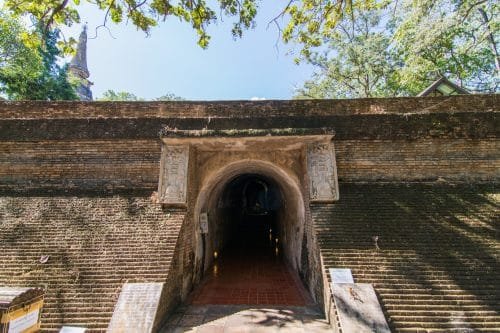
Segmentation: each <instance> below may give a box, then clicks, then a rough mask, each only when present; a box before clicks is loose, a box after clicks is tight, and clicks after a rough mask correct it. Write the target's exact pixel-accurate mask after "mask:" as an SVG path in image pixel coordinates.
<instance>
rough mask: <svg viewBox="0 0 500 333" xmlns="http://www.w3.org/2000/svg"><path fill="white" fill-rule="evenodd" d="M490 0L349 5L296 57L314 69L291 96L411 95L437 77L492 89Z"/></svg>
mask: <svg viewBox="0 0 500 333" xmlns="http://www.w3.org/2000/svg"><path fill="white" fill-rule="evenodd" d="M495 12H498V5H497V4H496V3H495V2H493V1H479V2H475V3H470V2H467V1H461V2H456V3H455V2H453V1H448V0H437V1H417V2H415V1H411V0H406V1H401V2H382V1H381V2H380V3H378V6H370V7H369V8H368V7H363V6H361V5H360V4H357V5H355V4H353V11H352V15H350V16H344V17H343V18H342V19H341V20H340V21H339V22H338V24H337V28H336V30H335V31H334V32H332V33H329V34H322V35H321V36H319V35H317V36H318V38H319V37H321V38H322V43H325V45H326V47H327V49H326V51H325V50H324V49H322V48H313V49H309V50H307V52H305V53H303V59H305V61H307V62H309V63H311V64H313V65H314V66H315V67H316V68H317V71H316V72H315V74H314V75H313V79H312V80H310V81H307V82H306V83H305V84H304V86H303V87H302V88H300V89H299V90H298V91H297V95H296V97H297V98H345V97H347V98H352V97H384V96H407V95H416V94H417V93H419V92H420V91H422V90H423V89H424V88H425V87H427V86H428V85H429V84H430V83H431V82H432V81H434V80H436V78H438V77H440V76H446V77H448V78H449V79H451V80H453V81H455V82H457V84H458V85H459V86H461V87H463V88H466V89H468V90H471V91H476V92H497V91H498V90H499V76H498V73H499V71H498V52H497V51H496V50H497V48H496V43H495V42H496V36H495V33H494V32H497V31H499V29H498V25H499V24H498V20H496V21H495V19H494V17H495V16H494V15H492V14H488V13H495Z"/></svg>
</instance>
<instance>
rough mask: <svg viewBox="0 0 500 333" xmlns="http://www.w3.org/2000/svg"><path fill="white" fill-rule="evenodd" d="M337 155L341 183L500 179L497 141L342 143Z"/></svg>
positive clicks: (355, 141)
mask: <svg viewBox="0 0 500 333" xmlns="http://www.w3.org/2000/svg"><path fill="white" fill-rule="evenodd" d="M335 152H336V157H337V170H338V177H339V180H340V181H347V182H373V181H434V180H437V179H446V180H450V181H459V182H460V181H468V182H475V181H491V180H498V179H500V141H499V140H496V139H482V140H474V139H441V138H435V139H421V140H339V141H335ZM341 196H342V193H341Z"/></svg>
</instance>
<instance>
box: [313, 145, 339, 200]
mask: <svg viewBox="0 0 500 333" xmlns="http://www.w3.org/2000/svg"><path fill="white" fill-rule="evenodd" d="M307 172H308V174H309V198H310V201H311V202H331V201H335V200H338V199H339V187H338V180H337V164H336V161H335V149H334V147H333V144H332V143H317V144H309V145H308V147H307Z"/></svg>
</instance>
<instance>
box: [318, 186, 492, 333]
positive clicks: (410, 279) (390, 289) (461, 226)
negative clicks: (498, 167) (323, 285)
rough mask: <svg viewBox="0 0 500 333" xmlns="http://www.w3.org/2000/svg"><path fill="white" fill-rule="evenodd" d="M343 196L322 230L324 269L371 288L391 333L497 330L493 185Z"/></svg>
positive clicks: (362, 190)
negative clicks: (345, 272) (404, 331)
mask: <svg viewBox="0 0 500 333" xmlns="http://www.w3.org/2000/svg"><path fill="white" fill-rule="evenodd" d="M341 193H342V200H340V201H339V202H338V203H336V204H334V205H331V206H330V207H328V208H327V209H325V211H324V214H328V218H325V219H324V221H325V222H322V223H321V225H320V226H319V228H321V229H322V230H321V232H320V233H319V235H318V237H319V242H320V246H321V249H322V253H323V256H324V258H325V264H326V266H327V267H348V268H351V269H352V272H353V275H354V278H355V281H356V282H362V283H372V284H374V287H375V288H376V290H377V292H378V293H379V297H380V300H381V303H382V305H383V307H384V308H385V312H386V316H387V318H388V320H389V323H390V325H391V326H392V327H391V328H392V329H393V330H396V331H397V330H399V329H401V328H404V327H409V326H408V325H410V323H413V324H411V325H414V323H418V325H417V327H422V328H429V329H432V328H441V329H443V328H444V329H455V328H464V329H468V328H473V329H475V328H486V329H487V328H494V327H495V326H494V325H497V324H498V321H499V320H500V316H499V315H498V313H499V312H500V289H499V288H498V280H499V279H500V269H499V267H500V258H499V256H498V248H499V245H500V241H499V236H500V232H499V231H500V230H499V228H500V223H499V218H498V217H499V215H498V212H499V211H500V209H499V208H500V194H499V191H498V188H497V187H496V186H495V185H476V186H472V185H471V186H469V185H461V186H451V185H449V186H445V185H440V186H436V185H434V186H433V185H408V186H401V185H344V186H342V188H341ZM325 216H326V215H325ZM377 236H378V240H377V241H375V239H376V237H377ZM377 246H378V247H380V249H379V250H377ZM411 327H414V326H411Z"/></svg>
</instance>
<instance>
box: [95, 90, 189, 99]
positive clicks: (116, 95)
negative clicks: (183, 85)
mask: <svg viewBox="0 0 500 333" xmlns="http://www.w3.org/2000/svg"><path fill="white" fill-rule="evenodd" d="M97 100H98V101H115V102H118V101H129V102H134V101H144V100H145V99H144V98H141V97H137V96H136V95H134V94H132V93H130V92H127V91H118V92H115V91H114V90H111V89H109V90H106V91H105V92H104V93H103V94H102V97H101V98H98V99H97ZM154 100H155V101H183V100H184V98H182V97H179V96H177V95H175V94H172V93H166V94H165V95H162V96H160V97H158V98H155V99H154Z"/></svg>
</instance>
